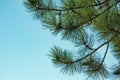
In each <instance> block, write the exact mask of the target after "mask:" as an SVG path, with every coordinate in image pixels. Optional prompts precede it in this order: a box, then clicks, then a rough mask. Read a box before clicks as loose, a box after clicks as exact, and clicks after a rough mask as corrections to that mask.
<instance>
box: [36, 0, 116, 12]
mask: <svg viewBox="0 0 120 80" xmlns="http://www.w3.org/2000/svg"><path fill="white" fill-rule="evenodd" d="M107 1H108V0H106V1H104V2H101V3H98V4H93V5H88V6H79V7H72V8H65V9H55V8H49V7H47V8H42V7H37V6H35V10H47V11H70V10H72V11H74V9H81V8H90V7H95V6H99V5H101V4H104V3H106V2H107ZM117 2H118V1H117Z"/></svg>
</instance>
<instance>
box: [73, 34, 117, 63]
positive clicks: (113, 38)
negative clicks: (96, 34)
mask: <svg viewBox="0 0 120 80" xmlns="http://www.w3.org/2000/svg"><path fill="white" fill-rule="evenodd" d="M115 37H116V36H113V37H112V38H111V39H109V40H108V41H106V42H105V43H103V44H101V45H100V46H99V47H97V48H96V49H95V50H94V51H92V52H91V53H90V54H88V55H86V56H84V57H82V58H80V59H77V60H75V61H73V62H72V63H76V62H79V61H81V60H83V59H85V58H86V57H88V56H90V55H92V54H94V53H95V52H96V51H97V50H98V49H100V48H101V47H103V46H104V45H105V44H108V43H109V42H110V41H111V40H113V39H114V38H115Z"/></svg>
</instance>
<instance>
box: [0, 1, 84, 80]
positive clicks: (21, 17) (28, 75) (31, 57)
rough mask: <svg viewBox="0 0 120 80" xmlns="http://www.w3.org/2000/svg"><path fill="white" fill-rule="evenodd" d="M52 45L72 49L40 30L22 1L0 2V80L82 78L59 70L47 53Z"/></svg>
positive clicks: (38, 23)
mask: <svg viewBox="0 0 120 80" xmlns="http://www.w3.org/2000/svg"><path fill="white" fill-rule="evenodd" d="M53 45H59V46H60V47H63V48H68V49H71V50H72V49H73V44H71V43H70V42H67V41H61V39H60V37H55V36H53V35H51V33H50V32H49V31H48V30H45V29H43V26H41V23H40V22H39V21H36V20H34V19H33V18H32V16H31V14H30V13H28V12H27V11H26V8H25V7H24V5H23V0H1V1H0V80H78V79H80V80H83V76H82V75H76V76H68V75H64V74H62V73H59V70H58V69H56V68H55V67H54V66H53V64H52V63H51V60H50V58H49V57H48V56H47V55H46V54H49V50H50V48H51V47H52V46H53Z"/></svg>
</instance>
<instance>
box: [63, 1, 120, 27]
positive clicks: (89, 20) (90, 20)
mask: <svg viewBox="0 0 120 80" xmlns="http://www.w3.org/2000/svg"><path fill="white" fill-rule="evenodd" d="M118 2H120V1H118ZM118 2H116V3H114V4H112V5H111V6H109V7H107V9H105V10H104V11H103V12H101V13H99V14H97V15H95V16H94V17H93V18H89V19H88V20H86V21H84V22H83V23H79V25H80V26H79V27H81V26H82V25H84V24H86V23H88V22H92V20H94V19H96V18H97V17H99V16H100V15H102V14H103V13H105V12H106V11H108V10H109V9H110V8H112V7H113V6H114V5H116V4H117V3H118ZM73 28H74V29H77V28H78V26H76V27H73ZM73 28H64V29H73Z"/></svg>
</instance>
